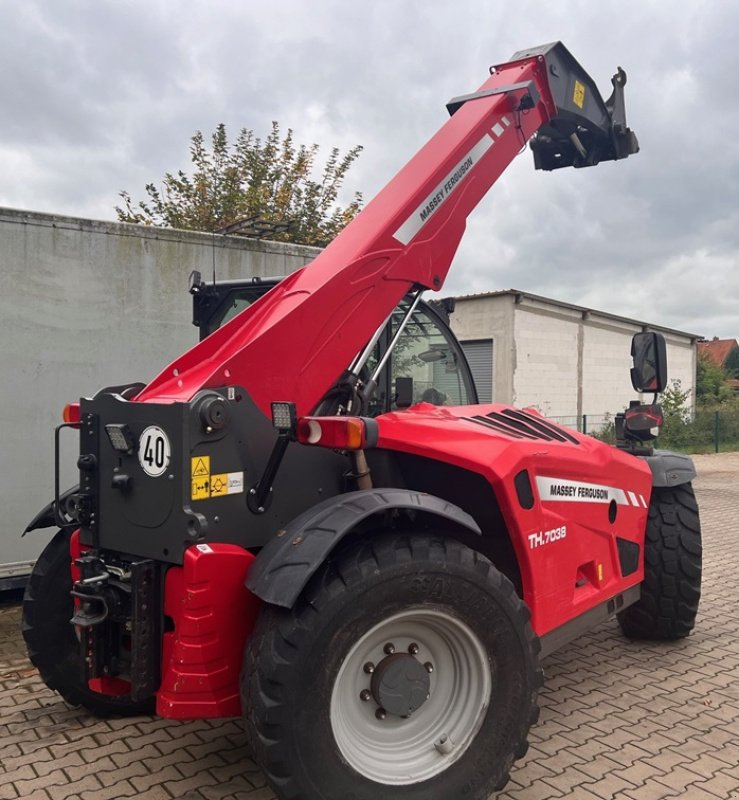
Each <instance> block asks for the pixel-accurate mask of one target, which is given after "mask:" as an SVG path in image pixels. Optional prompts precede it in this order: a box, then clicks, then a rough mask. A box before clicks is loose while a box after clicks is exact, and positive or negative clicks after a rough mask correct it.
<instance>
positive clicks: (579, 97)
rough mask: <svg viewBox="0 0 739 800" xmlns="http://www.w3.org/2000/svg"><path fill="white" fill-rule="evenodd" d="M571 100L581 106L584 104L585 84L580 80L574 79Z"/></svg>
mask: <svg viewBox="0 0 739 800" xmlns="http://www.w3.org/2000/svg"><path fill="white" fill-rule="evenodd" d="M572 102H573V103H574V104H575V105H576V106H577V107H578V108H582V107H583V106H584V105H585V85H584V84H582V83H580V81H575V91H574V92H573V93H572Z"/></svg>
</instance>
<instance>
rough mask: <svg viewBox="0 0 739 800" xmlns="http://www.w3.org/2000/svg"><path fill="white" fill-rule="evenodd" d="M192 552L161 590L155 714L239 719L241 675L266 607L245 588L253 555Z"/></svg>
mask: <svg viewBox="0 0 739 800" xmlns="http://www.w3.org/2000/svg"><path fill="white" fill-rule="evenodd" d="M200 547H202V548H207V549H208V551H209V552H208V551H205V552H204V551H203V550H201V549H198V546H193V547H189V548H188V549H187V550H186V551H185V559H184V563H183V565H182V567H171V568H170V569H169V570H168V571H167V575H166V578H165V584H164V613H165V614H166V615H167V617H169V618H170V619H171V620H172V622H173V624H174V630H173V631H170V632H167V633H165V634H164V639H163V648H162V649H163V652H162V684H161V687H160V689H159V691H158V693H157V713H158V714H160V715H161V716H163V717H169V718H171V719H195V718H205V717H232V716H237V715H239V714H240V713H241V701H240V698H239V672H240V670H241V661H242V658H243V652H244V644H245V642H246V638H247V636H248V635H249V633H250V632H251V631H252V629H253V627H254V624H255V622H256V619H257V614H258V613H259V609H260V607H261V600H259V599H258V598H257V597H256V596H255V595H253V594H252V593H251V592H249V591H248V590H247V589H246V587H245V586H244V581H245V580H246V575H247V572H248V570H249V567H250V566H251V564H252V562H253V561H254V556H253V555H252V554H251V553H249V552H247V551H246V550H244V549H243V548H241V547H237V546H236V545H232V544H209V545H201V546H200Z"/></svg>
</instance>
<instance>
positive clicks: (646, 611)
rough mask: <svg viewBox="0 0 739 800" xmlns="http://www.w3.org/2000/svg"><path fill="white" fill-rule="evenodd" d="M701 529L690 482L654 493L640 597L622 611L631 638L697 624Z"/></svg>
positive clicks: (670, 634)
mask: <svg viewBox="0 0 739 800" xmlns="http://www.w3.org/2000/svg"><path fill="white" fill-rule="evenodd" d="M701 555H702V546H701V530H700V520H699V517H698V505H697V504H696V502H695V495H694V494H693V487H692V486H691V485H690V484H689V483H686V484H683V485H681V486H674V487H669V488H667V487H664V488H663V487H658V488H655V489H654V490H653V492H652V499H651V502H650V504H649V518H648V520H647V531H646V541H645V544H644V583H643V584H642V587H641V598H640V600H639V601H638V602H637V603H634V605H632V606H629V607H628V608H627V609H625V610H624V611H622V612H621V613H620V614H619V615H618V621H619V623H620V625H621V630H622V631H623V632H624V634H625V635H626V636H628V637H629V638H631V639H651V640H672V639H682V638H684V637H685V636H687V635H688V634H689V633H690V631H691V630H693V626H694V625H695V618H696V614H697V613H698V602H699V600H700V595H701Z"/></svg>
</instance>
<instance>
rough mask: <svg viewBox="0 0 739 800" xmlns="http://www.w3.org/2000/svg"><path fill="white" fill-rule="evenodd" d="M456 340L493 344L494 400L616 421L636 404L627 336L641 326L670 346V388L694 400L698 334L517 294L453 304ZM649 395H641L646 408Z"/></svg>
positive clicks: (551, 412) (557, 414)
mask: <svg viewBox="0 0 739 800" xmlns="http://www.w3.org/2000/svg"><path fill="white" fill-rule="evenodd" d="M451 324H452V329H453V330H454V332H455V334H456V335H457V337H458V338H459V339H461V340H475V339H488V338H492V339H493V360H494V370H493V400H494V402H499V403H512V404H514V405H517V406H520V407H525V406H535V407H536V408H538V409H539V410H540V411H541V412H542V413H543V414H546V415H548V416H552V417H570V418H571V420H572V422H573V423H574V422H575V420H576V418H577V417H581V416H582V415H583V414H587V415H588V416H590V417H598V416H602V415H605V414H610V415H611V416H613V415H614V414H615V413H617V412H619V411H622V410H623V409H624V408H625V407H626V406H627V405H628V403H629V401H630V400H632V399H636V393H635V392H634V390H633V388H632V387H631V381H630V378H629V370H630V368H631V355H630V348H631V337H632V336H633V335H634V333H637V332H639V331H641V330H644V329H645V328H650V329H654V330H660V331H661V332H662V334H663V335H664V336H665V339H666V341H667V363H668V376H669V380H670V382H672V381H673V380H679V381H680V384H681V387H682V390H683V391H687V392H689V397H688V403H689V404H690V405H691V406H692V405H693V404H694V402H695V367H696V344H695V342H696V336H695V335H693V334H689V333H682V332H680V331H672V330H669V329H664V328H660V327H659V326H652V325H649V324H648V323H644V322H640V321H638V320H629V319H625V318H622V317H617V316H614V315H610V314H607V313H605V312H598V311H594V310H591V309H584V308H580V307H578V306H571V305H568V304H566V303H560V302H558V301H552V300H548V299H547V298H542V297H537V296H535V295H529V294H527V293H524V292H516V291H514V290H511V291H507V292H497V293H490V294H483V295H473V296H470V297H459V298H457V303H456V309H455V312H454V314H453V315H452V317H451ZM650 399H651V397H645V398H644V401H645V402H648V401H649V400H650Z"/></svg>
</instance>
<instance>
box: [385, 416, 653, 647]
mask: <svg viewBox="0 0 739 800" xmlns="http://www.w3.org/2000/svg"><path fill="white" fill-rule="evenodd" d="M506 408H509V407H507V406H503V405H490V406H487V405H486V406H465V407H454V408H446V407H439V406H433V405H430V404H428V403H421V404H419V405H417V406H414V407H413V408H411V409H409V410H407V411H403V412H400V413H393V414H385V415H383V416H381V417H378V418H377V421H378V423H379V429H380V432H379V440H378V447H381V448H386V449H388V450H396V451H401V452H406V453H413V454H416V455H420V456H424V457H426V458H431V459H438V460H439V461H443V462H445V463H449V464H455V465H456V466H459V467H463V468H464V469H467V470H471V471H473V472H477V473H479V474H480V475H482V476H483V477H484V478H485V479H486V480H487V481H488V483H489V484H490V487H491V490H492V492H493V493H494V495H495V499H496V500H497V503H498V505H499V507H500V509H501V511H502V514H503V518H504V519H505V522H506V525H507V528H508V532H507V533H505V532H502V534H503V535H509V536H510V538H511V540H512V543H513V547H514V550H515V552H516V556H517V558H518V563H519V568H520V570H521V576H522V579H523V589H524V600H525V601H526V603H527V605H528V606H529V608H530V609H531V613H532V617H533V626H534V630H535V631H536V633H537V634H539V635H540V636H541V635H543V634H545V633H548V632H549V631H551V630H553V629H554V628H557V627H559V626H560V625H562V624H563V623H565V622H568V621H569V620H571V619H573V618H575V617H577V616H579V615H580V614H581V613H583V612H584V611H587V610H588V609H590V608H592V607H594V606H596V605H598V604H599V603H602V602H603V601H604V600H606V599H608V598H610V597H612V596H613V595H615V594H617V593H619V592H621V591H623V590H624V589H626V588H628V587H629V586H633V585H635V584H637V583H640V582H641V581H642V580H643V563H640V565H639V569H638V570H637V571H636V572H634V573H632V574H631V575H629V576H628V577H626V578H623V577H622V576H621V571H620V566H619V559H618V551H617V548H616V537H617V536H618V537H620V538H623V539H627V540H629V541H633V542H638V543H639V544H642V542H643V538H644V529H645V526H646V516H647V506H648V505H649V497H650V494H651V487H652V474H651V471H650V469H649V467H648V466H647V464H645V463H644V462H643V461H641V460H639V459H638V458H635V457H634V456H630V455H628V454H626V453H623V452H621V451H619V450H617V449H615V448H613V447H611V446H609V445H606V444H603V443H602V442H599V441H597V440H596V439H593V438H591V437H589V436H584V435H581V434H578V433H576V432H574V431H567V434H568V436H570V437H572V438H574V439H576V441H577V442H578V443H577V444H575V443H573V442H570V441H564V442H559V441H543V440H539V441H537V440H526V439H523V440H522V439H520V438H515V437H513V436H509V435H507V434H506V433H503V432H499V431H496V430H493V429H491V428H486V427H484V426H481V425H479V424H476V423H475V422H473V421H471V419H470V418H471V417H473V416H474V415H485V414H488V413H490V412H495V411H497V412H500V411H502V410H504V409H506ZM527 413H528V414H529V415H532V414H535V413H536V412H532V411H531V410H528V411H527ZM549 424H550V425H551V423H549ZM523 469H526V470H528V472H529V475H530V477H531V482H532V484H533V488H534V498H535V502H534V505H533V508H531V509H525V508H522V506H521V504H520V503H519V500H518V496H517V493H516V489H515V486H514V483H513V479H514V477H515V476H516V475H517V474H518V473H519V472H520V471H521V470H523ZM600 476H603V477H602V478H600ZM606 476H607V477H606ZM537 478H538V479H547V478H548V479H554V482H553V483H552V485H553V486H554V487H555V490H559V491H560V493H559V494H552V493H550V492H542V489H541V488H537ZM544 483H546V481H544ZM580 483H582V484H588V485H590V486H591V487H592V486H593V485H598V486H602V487H606V488H608V489H612V490H613V491H612V492H608V493H606V489H605V488H604V489H602V490H599V489H592V488H591V489H587V488H586V487H583V488H580V487H579V486H578V484H580ZM562 486H564V489H562ZM567 491H571V492H572V494H571V495H567V494H565V492H567ZM578 492H580V496H578ZM583 494H585V495H589V496H586V497H583V496H582V495H583ZM606 494H607V496H608V498H609V499H606ZM542 495H543V496H542ZM599 495H600V497H599ZM612 497H616V498H617V500H616V501H614V502H616V505H617V515H616V519H615V521H614V522H613V523H611V522H610V521H609V516H608V512H609V507H610V498H612ZM563 527H564V528H565V535H564V536H563V535H562V531H561V529H562V528H563ZM546 534H549V536H547V535H546ZM531 537H534V538H533V539H532V538H531ZM576 584H580V585H579V586H578V585H576Z"/></svg>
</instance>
